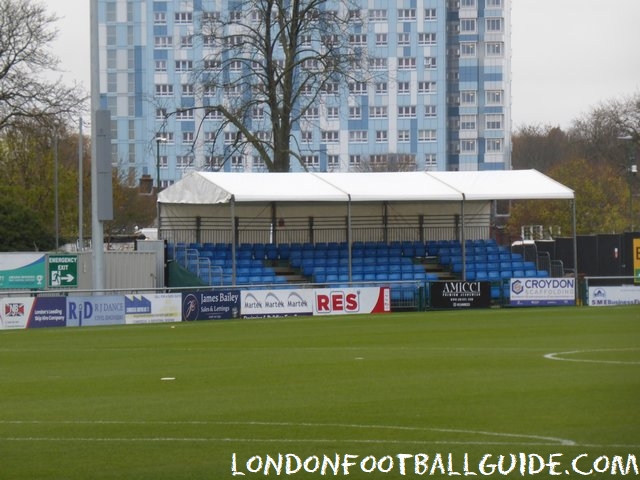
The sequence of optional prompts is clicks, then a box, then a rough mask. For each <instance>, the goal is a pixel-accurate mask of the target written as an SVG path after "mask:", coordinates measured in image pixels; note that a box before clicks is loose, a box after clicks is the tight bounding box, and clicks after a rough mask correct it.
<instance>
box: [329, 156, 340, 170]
mask: <svg viewBox="0 0 640 480" xmlns="http://www.w3.org/2000/svg"><path fill="white" fill-rule="evenodd" d="M327 169H328V170H329V171H330V172H333V171H336V170H339V169H340V155H327Z"/></svg>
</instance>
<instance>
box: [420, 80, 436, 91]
mask: <svg viewBox="0 0 640 480" xmlns="http://www.w3.org/2000/svg"><path fill="white" fill-rule="evenodd" d="M418 93H436V82H428V81H420V82H418Z"/></svg>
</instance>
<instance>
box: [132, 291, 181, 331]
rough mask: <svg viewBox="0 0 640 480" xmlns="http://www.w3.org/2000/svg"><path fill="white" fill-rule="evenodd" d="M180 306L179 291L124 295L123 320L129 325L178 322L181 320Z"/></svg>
mask: <svg viewBox="0 0 640 480" xmlns="http://www.w3.org/2000/svg"><path fill="white" fill-rule="evenodd" d="M181 306H182V294H181V293H157V294H153V293H152V294H149V295H125V297H124V310H125V322H126V323H127V324H130V325H131V324H139V323H165V322H180V321H182V313H181Z"/></svg>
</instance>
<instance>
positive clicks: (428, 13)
mask: <svg viewBox="0 0 640 480" xmlns="http://www.w3.org/2000/svg"><path fill="white" fill-rule="evenodd" d="M437 18H438V17H437V14H436V9H435V8H426V9H425V10H424V19H425V20H427V21H433V20H437Z"/></svg>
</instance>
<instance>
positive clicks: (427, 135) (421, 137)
mask: <svg viewBox="0 0 640 480" xmlns="http://www.w3.org/2000/svg"><path fill="white" fill-rule="evenodd" d="M436 138H437V136H436V131H435V130H418V141H419V142H435V141H436Z"/></svg>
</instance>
